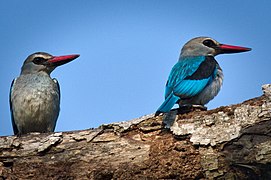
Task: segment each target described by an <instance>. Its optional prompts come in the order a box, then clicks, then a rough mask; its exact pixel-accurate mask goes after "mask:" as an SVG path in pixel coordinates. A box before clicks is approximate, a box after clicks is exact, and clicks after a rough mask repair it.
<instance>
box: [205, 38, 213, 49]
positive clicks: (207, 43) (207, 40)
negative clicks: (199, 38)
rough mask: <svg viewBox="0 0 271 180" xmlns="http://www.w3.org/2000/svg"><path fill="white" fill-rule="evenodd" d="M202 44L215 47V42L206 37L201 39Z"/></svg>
mask: <svg viewBox="0 0 271 180" xmlns="http://www.w3.org/2000/svg"><path fill="white" fill-rule="evenodd" d="M203 44H204V45H205V46H207V47H215V46H216V44H215V43H214V41H212V40H210V39H206V40H204V41H203Z"/></svg>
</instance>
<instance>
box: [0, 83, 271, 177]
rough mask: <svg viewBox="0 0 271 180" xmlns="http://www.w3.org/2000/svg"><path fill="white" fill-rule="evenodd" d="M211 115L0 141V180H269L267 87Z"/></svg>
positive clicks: (270, 103) (270, 101) (270, 89)
mask: <svg viewBox="0 0 271 180" xmlns="http://www.w3.org/2000/svg"><path fill="white" fill-rule="evenodd" d="M263 91H264V95H262V96H261V97H258V98H254V99H250V100H248V101H245V102H243V103H240V104H236V105H231V106H225V107H219V108H217V109H214V110H210V111H200V112H197V111H196V112H190V113H186V114H178V113H177V110H174V111H172V112H171V113H170V114H168V115H166V116H165V119H164V120H163V116H157V117H154V116H153V115H147V116H143V117H141V118H138V119H134V120H131V121H127V122H120V123H113V124H108V125H102V126H101V127H99V128H97V129H88V130H82V131H73V132H56V133H51V134H39V133H32V134H28V135H24V136H22V137H16V136H6V137H0V178H2V179H269V178H270V177H271V85H264V86H263Z"/></svg>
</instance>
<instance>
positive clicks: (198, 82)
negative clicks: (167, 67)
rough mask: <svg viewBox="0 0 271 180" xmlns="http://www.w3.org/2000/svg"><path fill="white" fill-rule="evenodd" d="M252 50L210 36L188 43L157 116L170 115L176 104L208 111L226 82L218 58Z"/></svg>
mask: <svg viewBox="0 0 271 180" xmlns="http://www.w3.org/2000/svg"><path fill="white" fill-rule="evenodd" d="M250 50H251V49H250V48H246V47H240V46H232V45H227V44H221V43H219V42H217V41H216V40H214V39H212V38H210V37H197V38H194V39H191V40H190V41H188V42H187V43H186V44H185V45H184V46H183V48H182V50H181V55H180V58H179V61H178V62H177V63H176V64H175V65H174V67H173V68H172V70H171V72H170V74H169V77H168V81H167V83H166V89H165V101H164V102H163V104H162V105H161V106H160V107H159V108H158V110H157V111H156V114H155V115H159V114H160V113H167V112H169V111H170V109H171V108H172V107H173V106H174V104H175V103H179V105H180V106H188V107H189V106H192V107H200V108H201V109H206V107H205V106H204V105H205V104H207V103H208V102H209V101H210V100H212V99H213V98H214V97H215V96H216V95H217V94H218V92H219V90H220V88H221V86H222V82H223V72H222V69H221V68H220V66H219V64H218V63H217V61H216V60H215V58H214V57H215V56H216V55H218V54H229V53H240V52H245V51H250Z"/></svg>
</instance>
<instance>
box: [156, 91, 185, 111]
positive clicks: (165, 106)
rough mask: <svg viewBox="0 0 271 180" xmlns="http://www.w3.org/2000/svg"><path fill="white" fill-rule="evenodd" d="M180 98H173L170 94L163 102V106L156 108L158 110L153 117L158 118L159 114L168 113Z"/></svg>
mask: <svg viewBox="0 0 271 180" xmlns="http://www.w3.org/2000/svg"><path fill="white" fill-rule="evenodd" d="M179 99H180V98H179V97H178V96H175V95H174V94H173V93H171V94H170V95H169V96H168V97H167V98H166V100H165V101H164V102H163V104H162V105H161V106H160V107H159V108H158V110H157V111H156V113H155V116H158V115H159V114H160V113H166V112H169V111H170V109H171V108H172V107H173V106H174V104H175V103H176V102H177V101H178V100H179Z"/></svg>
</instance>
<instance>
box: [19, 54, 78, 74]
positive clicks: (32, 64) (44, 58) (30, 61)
mask: <svg viewBox="0 0 271 180" xmlns="http://www.w3.org/2000/svg"><path fill="white" fill-rule="evenodd" d="M77 57H79V55H78V54H74V55H65V56H52V55H50V54H48V53H45V52H37V53H34V54H31V55H29V56H28V57H27V58H26V60H25V61H24V64H23V66H22V71H21V74H27V73H35V72H39V71H44V72H46V73H48V74H50V73H51V72H52V71H53V70H54V69H55V68H56V67H57V66H61V65H63V64H66V63H68V62H70V61H72V60H74V59H76V58H77Z"/></svg>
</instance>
